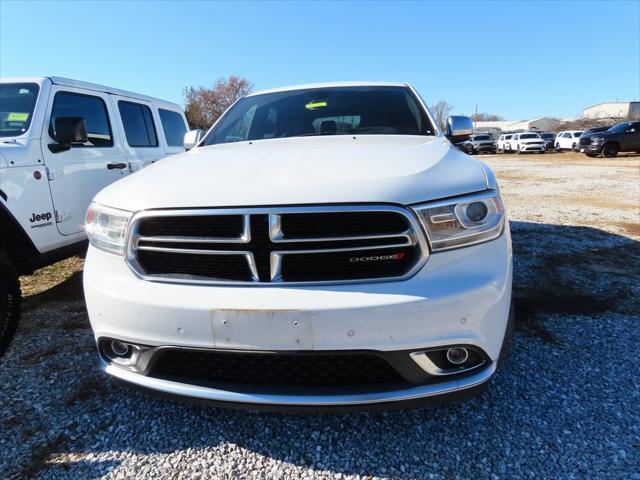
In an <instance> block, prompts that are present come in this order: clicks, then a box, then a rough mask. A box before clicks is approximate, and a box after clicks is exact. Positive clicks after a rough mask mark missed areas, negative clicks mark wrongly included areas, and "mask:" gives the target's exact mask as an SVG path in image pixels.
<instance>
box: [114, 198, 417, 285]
mask: <svg viewBox="0 0 640 480" xmlns="http://www.w3.org/2000/svg"><path fill="white" fill-rule="evenodd" d="M371 211H382V212H395V213H399V214H401V215H403V216H404V217H405V219H406V220H407V222H408V223H409V225H410V228H409V229H408V230H407V231H404V232H400V233H398V234H396V235H368V236H367V235H364V236H361V237H324V238H322V237H321V238H296V239H294V238H290V239H289V238H284V235H282V230H281V216H282V215H284V214H288V213H331V212H371ZM256 214H268V215H269V236H270V239H271V240H272V241H273V242H276V243H278V242H281V243H283V244H286V243H287V242H297V243H303V242H313V241H341V240H343V241H349V240H368V239H376V238H389V239H392V238H400V237H404V238H405V239H406V242H404V243H401V244H398V243H394V244H390V245H375V246H366V247H348V248H332V249H317V250H316V249H310V250H284V249H283V250H278V251H272V252H271V258H270V269H271V272H270V278H271V281H270V282H260V281H259V277H258V273H257V266H256V263H255V257H254V255H253V253H252V252H251V251H233V250H230V251H225V250H207V249H206V248H203V249H179V248H171V247H169V246H167V247H151V246H139V241H141V240H144V241H157V239H158V238H160V239H161V240H160V241H161V242H164V243H168V244H171V243H177V242H179V241H183V240H182V238H183V237H170V236H169V237H167V236H165V237H162V236H160V237H148V236H145V237H140V236H139V235H138V231H139V226H140V221H141V220H143V219H145V218H151V217H171V216H208V215H209V216H216V215H220V216H222V215H243V216H244V224H243V225H244V231H243V234H242V235H241V236H240V237H238V238H237V239H235V241H233V242H231V241H229V239H226V240H227V241H228V242H218V241H217V240H212V241H196V242H192V240H191V239H190V238H192V237H186V238H189V240H184V241H185V242H186V243H203V244H207V243H214V242H215V243H249V242H250V240H251V226H250V216H251V215H256ZM193 238H196V239H197V240H204V239H206V238H207V237H204V239H203V237H193ZM177 239H179V240H177ZM414 245H416V246H418V247H419V248H420V257H419V258H418V260H417V261H416V264H415V265H414V266H413V268H412V269H411V270H410V271H409V272H407V273H406V274H405V275H403V276H400V277H383V278H368V279H357V280H328V281H306V282H284V281H282V280H281V263H282V262H281V259H282V256H283V255H287V254H290V253H307V254H313V253H326V252H342V251H344V252H348V251H365V250H374V249H381V248H400V247H407V246H414ZM137 250H148V251H164V252H174V253H188V254H198V255H229V254H238V255H245V258H247V262H249V266H250V269H251V272H252V281H234V280H222V279H220V280H215V279H204V278H195V277H194V276H189V275H180V276H177V275H153V274H152V275H149V274H146V273H145V272H144V270H143V268H142V266H141V265H140V263H139V262H138V261H137V257H136V251H137ZM428 257H429V245H428V243H427V239H426V236H425V235H424V231H423V228H422V225H421V224H420V221H419V219H418V218H417V216H416V213H415V212H414V211H412V210H410V209H407V208H403V207H400V206H396V205H320V206H317V205H310V206H303V207H255V208H252V207H249V208H188V209H171V210H142V211H139V212H137V213H135V214H134V215H133V217H132V218H131V221H130V223H129V226H128V230H127V234H126V246H125V261H126V263H127V265H128V266H129V268H130V269H131V270H132V271H133V273H135V274H136V275H137V276H138V277H139V278H141V279H143V280H148V281H153V282H164V283H179V284H191V285H194V284H195V285H230V286H242V285H245V286H261V287H262V286H264V287H268V286H272V285H273V283H279V284H280V285H287V286H289V285H291V286H295V285H323V284H351V283H371V282H388V281H398V280H404V279H407V278H410V277H412V276H413V275H415V274H416V273H417V272H418V270H420V268H422V266H423V265H424V263H425V262H426V261H427V258H428Z"/></svg>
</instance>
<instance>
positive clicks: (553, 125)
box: [474, 117, 561, 138]
mask: <svg viewBox="0 0 640 480" xmlns="http://www.w3.org/2000/svg"><path fill="white" fill-rule="evenodd" d="M474 123H475V127H476V132H486V133H490V134H491V135H492V136H493V138H498V137H499V136H500V135H501V134H502V133H504V132H529V131H532V132H553V131H555V130H556V129H557V128H558V127H559V125H560V123H561V122H560V121H559V120H558V119H555V118H549V117H538V118H533V119H531V120H519V121H514V120H501V121H496V122H474Z"/></svg>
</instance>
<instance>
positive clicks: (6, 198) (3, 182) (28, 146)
mask: <svg viewBox="0 0 640 480" xmlns="http://www.w3.org/2000/svg"><path fill="white" fill-rule="evenodd" d="M186 130H187V123H186V120H185V117H184V113H183V112H182V109H181V108H180V106H178V105H176V104H173V103H169V102H165V101H163V100H158V99H155V98H151V97H147V96H144V95H138V94H135V93H131V92H125V91H123V90H117V89H113V88H109V87H105V86H102V85H94V84H90V83H85V82H79V81H76V80H69V79H65V78H57V77H37V78H3V79H1V80H0V355H1V354H2V353H3V352H4V350H5V349H6V348H7V346H8V344H9V342H10V340H11V337H12V336H13V333H14V332H15V328H16V325H17V322H18V316H19V305H20V288H19V283H18V275H21V274H27V273H30V272H32V271H33V270H34V269H36V268H40V267H42V266H45V265H48V264H51V263H53V262H56V261H58V260H61V259H63V258H65V257H68V256H71V255H73V254H75V253H78V252H80V251H82V250H84V249H85V248H86V234H85V231H84V217H85V212H86V209H87V207H88V206H89V203H90V202H91V199H92V198H93V196H94V195H95V194H96V193H97V192H98V191H100V190H101V189H102V188H103V187H105V186H107V185H109V184H110V183H113V182H114V181H116V180H119V179H121V178H123V177H127V176H129V175H130V174H131V173H133V172H135V171H137V170H139V169H141V168H142V167H144V166H146V165H149V164H151V163H153V162H155V161H156V160H159V159H161V158H163V157H165V156H167V155H171V154H174V153H179V152H184V146H183V137H184V133H185V131H186Z"/></svg>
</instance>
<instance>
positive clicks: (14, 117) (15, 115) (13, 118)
mask: <svg viewBox="0 0 640 480" xmlns="http://www.w3.org/2000/svg"><path fill="white" fill-rule="evenodd" d="M28 118H29V114H28V113H21V112H10V113H9V115H7V122H26V121H27V119H28Z"/></svg>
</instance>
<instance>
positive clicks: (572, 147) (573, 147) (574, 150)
mask: <svg viewBox="0 0 640 480" xmlns="http://www.w3.org/2000/svg"><path fill="white" fill-rule="evenodd" d="M578 150H579V148H578V144H577V143H574V144H573V145H571V151H572V152H577V151H578Z"/></svg>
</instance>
